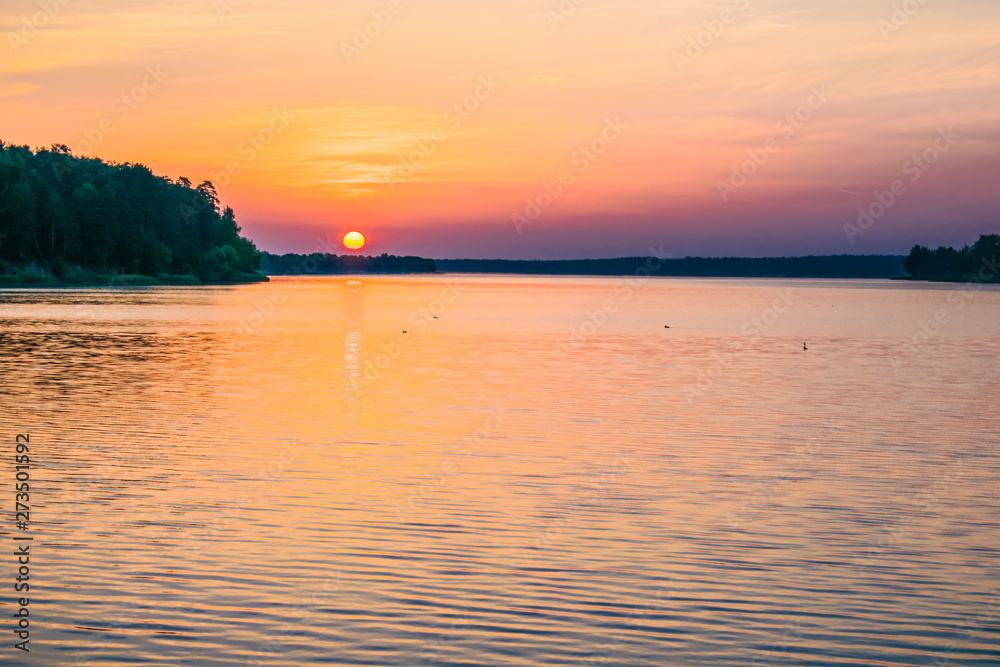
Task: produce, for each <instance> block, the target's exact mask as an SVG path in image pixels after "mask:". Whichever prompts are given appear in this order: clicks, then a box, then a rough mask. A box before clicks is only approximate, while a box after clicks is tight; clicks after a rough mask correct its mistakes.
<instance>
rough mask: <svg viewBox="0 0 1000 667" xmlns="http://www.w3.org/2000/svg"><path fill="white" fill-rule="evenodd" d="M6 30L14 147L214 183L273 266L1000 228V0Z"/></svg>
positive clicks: (260, 14)
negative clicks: (290, 259)
mask: <svg viewBox="0 0 1000 667" xmlns="http://www.w3.org/2000/svg"><path fill="white" fill-rule="evenodd" d="M0 32H2V33H3V35H2V40H0V139H2V140H4V141H6V142H9V143H14V144H20V145H28V146H31V147H33V148H35V147H45V146H49V145H51V144H55V143H59V144H65V145H67V146H69V147H70V148H71V149H72V150H73V152H74V153H75V154H78V155H88V156H96V157H101V158H103V159H105V160H107V161H115V162H140V163H143V164H146V165H149V166H150V168H152V170H153V171H154V173H157V174H160V175H163V176H168V177H170V178H174V179H176V178H179V177H181V176H184V177H187V178H189V179H190V180H191V181H192V182H194V183H195V184H197V183H200V182H201V181H203V180H211V181H212V182H213V183H214V184H215V185H216V187H217V189H218V191H219V193H220V196H221V199H222V201H223V203H224V204H225V205H228V206H232V207H233V208H234V209H235V211H236V214H237V219H238V221H239V222H240V224H241V225H242V227H243V230H244V232H245V234H246V235H248V236H249V237H250V238H252V239H253V240H254V241H255V242H256V243H257V245H258V246H259V247H260V248H261V249H264V250H268V251H271V252H313V251H329V250H330V249H331V239H332V240H333V241H334V242H336V241H337V240H338V239H339V238H340V237H341V236H343V234H344V233H345V232H347V231H349V230H352V229H357V230H360V231H362V232H364V233H365V234H366V236H367V237H368V239H369V244H368V246H367V247H366V248H365V250H364V252H365V253H374V254H379V253H382V252H388V253H391V254H417V255H422V256H427V257H434V258H439V259H440V258H462V257H472V258H522V259H545V258H586V257H617V256H631V255H648V254H650V252H651V249H656V251H657V252H658V253H660V254H670V255H673V256H687V255H701V256H724V255H742V256H772V255H805V254H840V253H856V254H880V253H892V254H905V253H906V252H908V250H909V248H910V247H911V246H912V245H913V244H915V243H921V244H924V245H929V246H932V247H936V246H937V245H941V244H944V245H957V246H961V245H963V244H965V243H971V242H972V241H974V240H975V239H976V238H978V236H979V234H983V233H996V232H1000V182H998V181H1000V38H998V35H1000V2H998V1H997V0H948V1H947V2H946V1H945V0H840V1H828V2H818V1H813V0H797V1H795V2H792V1H791V0H720V1H717V2H715V1H713V2H705V1H695V0H614V1H613V2H612V1H611V0H504V1H502V2H501V1H499V0H497V1H494V2H486V1H484V0H345V1H339V2H329V1H324V0H175V1H163V2H150V1H141V0H5V1H4V3H3V6H2V7H0ZM334 245H335V244H334Z"/></svg>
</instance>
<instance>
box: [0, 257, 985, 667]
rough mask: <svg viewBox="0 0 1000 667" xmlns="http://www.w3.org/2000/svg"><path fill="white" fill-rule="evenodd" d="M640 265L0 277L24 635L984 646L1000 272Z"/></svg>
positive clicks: (508, 661)
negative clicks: (27, 482)
mask: <svg viewBox="0 0 1000 667" xmlns="http://www.w3.org/2000/svg"><path fill="white" fill-rule="evenodd" d="M622 280H623V279H619V278H575V277H561V278H552V277H495V276H430V277H363V278H357V277H354V278H349V277H327V278H305V279H292V278H285V279H282V278H279V279H275V280H273V282H272V283H270V284H264V285H251V286H241V287H204V288H157V289H128V290H90V289H74V290H18V291H0V304H2V306H0V347H2V349H3V350H4V355H3V356H2V357H0V376H2V378H3V382H2V385H0V394H2V403H3V407H4V410H3V420H4V428H5V435H4V438H5V439H6V440H10V441H12V440H13V435H14V433H19V432H30V433H31V437H32V443H34V445H33V449H32V464H33V467H32V509H33V512H32V528H33V530H34V531H35V532H34V533H33V536H34V537H35V540H36V542H35V543H34V544H33V546H32V550H33V551H32V553H33V556H35V558H33V560H32V578H33V586H32V607H31V609H32V630H33V632H32V652H31V654H30V656H26V660H25V662H24V663H23V664H26V665H77V664H80V665H82V664H91V665H109V666H112V665H142V664H171V665H244V664H246V665H282V666H286V665H320V664H329V665H448V666H458V665H483V666H487V665H489V666H492V665H599V664H604V665H628V666H636V667H644V666H652V665H748V664H753V665H885V666H890V665H893V666H894V665H932V664H933V665H942V664H950V665H995V664H997V663H998V661H1000V631H998V620H997V619H998V613H997V604H998V602H1000V597H998V595H1000V592H998V589H1000V576H998V575H1000V546H998V544H1000V540H998V538H1000V512H998V509H1000V507H998V505H1000V503H998V501H997V496H996V489H997V488H998V482H1000V459H998V450H997V443H998V441H1000V421H998V420H997V419H996V414H997V407H998V400H1000V399H998V396H1000V393H998V391H997V388H998V383H1000V381H998V378H1000V375H998V371H1000V338H998V337H997V331H998V330H1000V290H998V289H996V288H983V289H982V290H980V291H976V292H974V293H972V292H966V291H965V286H964V285H922V284H909V283H907V284H901V283H888V282H880V281H871V282H868V281H789V280H773V281H769V280H753V281H749V280H742V281H741V280H661V279H653V280H646V281H643V280H641V279H637V280H636V282H635V283H634V284H633V285H631V286H630V285H629V284H627V283H623V282H622ZM942 312H943V313H944V314H945V315H946V317H942V318H940V319H941V320H942V321H943V322H944V323H943V324H937V325H936V326H935V325H933V324H928V322H929V321H930V320H932V319H934V318H935V317H936V316H938V315H940V314H941V313H942ZM435 314H436V315H437V318H435V317H434V315H435ZM241 322H243V323H244V324H241ZM921 323H923V326H924V328H925V329H930V330H932V332H933V335H921V326H922V325H921ZM665 326H669V327H670V328H669V329H666V328H665ZM403 330H406V331H407V333H406V334H403V333H402V332H403ZM574 332H575V333H574ZM803 343H807V344H808V348H809V349H808V351H806V350H803ZM907 344H909V347H904V346H906V345H907ZM9 529H10V527H9V525H4V526H3V527H2V531H0V538H2V539H4V540H8V539H9V532H6V531H9ZM11 563H12V561H11V559H10V558H3V559H0V574H2V576H3V580H4V581H8V582H9V581H11V580H12V578H13V574H12V572H13V570H12V568H11ZM11 603H12V601H11V600H10V599H9V596H4V597H3V598H2V599H0V615H3V616H5V617H9V613H8V612H9V611H10V610H11V609H12V606H11ZM11 655H12V654H11V652H10V651H8V650H7V649H6V648H5V649H4V653H3V660H4V664H7V660H8V659H9V658H10V656H11ZM19 659H20V658H19V657H17V656H15V657H14V660H15V662H13V663H11V664H20V663H17V662H16V660H19Z"/></svg>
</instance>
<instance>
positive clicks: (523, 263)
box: [437, 255, 903, 278]
mask: <svg viewBox="0 0 1000 667" xmlns="http://www.w3.org/2000/svg"><path fill="white" fill-rule="evenodd" d="M647 259H649V258H646V257H619V258H615V259H568V260H512V259H439V260H437V265H438V268H439V269H440V270H442V271H457V272H465V273H526V274H536V275H591V276H627V275H632V274H634V273H635V272H636V271H637V270H639V271H645V270H650V269H648V268H646V269H643V268H642V267H646V266H647ZM902 260H903V258H902V256H899V255H822V256H812V257H683V258H677V259H666V260H663V261H660V262H657V263H656V264H655V267H656V268H654V269H652V270H650V274H651V275H654V276H674V277H681V276H683V277H712V278H898V277H899V276H901V275H903V261H902Z"/></svg>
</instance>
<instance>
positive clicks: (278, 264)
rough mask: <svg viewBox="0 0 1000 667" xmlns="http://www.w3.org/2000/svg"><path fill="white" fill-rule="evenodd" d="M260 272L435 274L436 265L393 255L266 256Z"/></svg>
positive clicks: (433, 262) (286, 273)
mask: <svg viewBox="0 0 1000 667" xmlns="http://www.w3.org/2000/svg"><path fill="white" fill-rule="evenodd" d="M261 271H263V272H264V273H267V274H268V275H272V276H273V275H301V274H311V273H314V274H318V275H323V274H345V273H434V272H436V271H437V264H436V263H435V261H434V260H433V259H425V258H423V257H397V256H396V255H387V254H385V253H382V254H381V255H376V256H368V255H331V254H326V253H313V254H311V255H295V254H287V255H272V254H271V253H269V252H265V253H264V256H263V258H262V260H261Z"/></svg>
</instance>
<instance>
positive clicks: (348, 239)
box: [344, 232, 365, 250]
mask: <svg viewBox="0 0 1000 667" xmlns="http://www.w3.org/2000/svg"><path fill="white" fill-rule="evenodd" d="M344 247H345V248H347V249H348V250H361V249H362V248H364V247H365V235H364V234H362V233H361V232H347V233H346V234H344Z"/></svg>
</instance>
